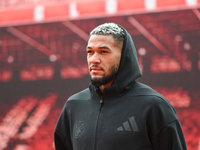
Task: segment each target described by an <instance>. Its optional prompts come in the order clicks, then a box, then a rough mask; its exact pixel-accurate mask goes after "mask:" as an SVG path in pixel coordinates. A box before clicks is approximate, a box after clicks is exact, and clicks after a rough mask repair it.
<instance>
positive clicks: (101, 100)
mask: <svg viewBox="0 0 200 150" xmlns="http://www.w3.org/2000/svg"><path fill="white" fill-rule="evenodd" d="M102 105H103V97H102V96H101V99H100V106H99V114H98V117H97V123H96V131H95V143H94V150H96V148H97V130H98V125H99V117H100V114H101V108H102Z"/></svg>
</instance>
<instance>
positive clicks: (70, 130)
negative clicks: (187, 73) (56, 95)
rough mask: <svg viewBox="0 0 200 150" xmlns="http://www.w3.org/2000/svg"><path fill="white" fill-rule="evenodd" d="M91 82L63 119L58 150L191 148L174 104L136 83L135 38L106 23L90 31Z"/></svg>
mask: <svg viewBox="0 0 200 150" xmlns="http://www.w3.org/2000/svg"><path fill="white" fill-rule="evenodd" d="M86 50H87V61H88V68H89V72H90V79H91V84H90V85H89V88H87V89H85V90H83V91H81V92H79V93H77V94H75V95H73V96H71V97H70V98H69V99H68V100H67V102H66V103H65V105H64V107H63V110H62V112H61V114H60V117H59V119H58V122H57V125H56V128H55V133H54V141H55V148H56V150H186V149H187V148H186V143H185V139H184V135H183V132H182V129H181V126H180V122H179V120H178V118H177V115H176V112H175V110H174V108H173V107H172V105H171V104H170V103H169V102H168V101H167V100H166V99H165V98H164V97H163V96H162V95H160V94H159V93H157V92H156V91H154V90H153V89H151V88H150V87H148V86H147V85H144V84H142V83H139V82H137V81H136V79H137V78H139V77H140V76H141V71H140V68H139V65H138V61H137V54H136V50H135V46H134V43H133V41H132V38H131V36H130V34H129V33H128V32H127V31H126V30H125V29H124V28H123V27H122V26H120V25H117V24H115V23H105V24H102V25H100V26H98V27H96V28H95V29H94V30H93V31H92V32H91V33H90V39H89V41H88V45H87V48H86Z"/></svg>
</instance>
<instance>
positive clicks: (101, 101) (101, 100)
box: [99, 97, 103, 110]
mask: <svg viewBox="0 0 200 150" xmlns="http://www.w3.org/2000/svg"><path fill="white" fill-rule="evenodd" d="M99 102H100V106H99V110H100V109H101V107H102V104H103V97H101V99H100V101H99Z"/></svg>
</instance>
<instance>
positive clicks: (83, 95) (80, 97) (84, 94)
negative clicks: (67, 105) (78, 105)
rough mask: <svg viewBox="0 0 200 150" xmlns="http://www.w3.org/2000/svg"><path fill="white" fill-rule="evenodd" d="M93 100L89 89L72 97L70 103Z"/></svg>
mask: <svg viewBox="0 0 200 150" xmlns="http://www.w3.org/2000/svg"><path fill="white" fill-rule="evenodd" d="M90 98H91V94H90V90H89V88H86V89H84V90H82V91H80V92H78V93H76V94H74V95H72V96H70V97H69V99H68V101H72V100H88V99H90Z"/></svg>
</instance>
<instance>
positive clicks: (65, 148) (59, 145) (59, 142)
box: [54, 132, 73, 150]
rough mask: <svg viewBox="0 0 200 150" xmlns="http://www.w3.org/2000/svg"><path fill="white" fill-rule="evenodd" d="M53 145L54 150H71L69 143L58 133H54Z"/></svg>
mask: <svg viewBox="0 0 200 150" xmlns="http://www.w3.org/2000/svg"><path fill="white" fill-rule="evenodd" d="M54 144H55V149H56V150H73V148H72V144H71V141H70V140H68V139H67V138H66V137H64V136H63V135H62V134H60V133H58V132H55V133H54Z"/></svg>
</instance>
